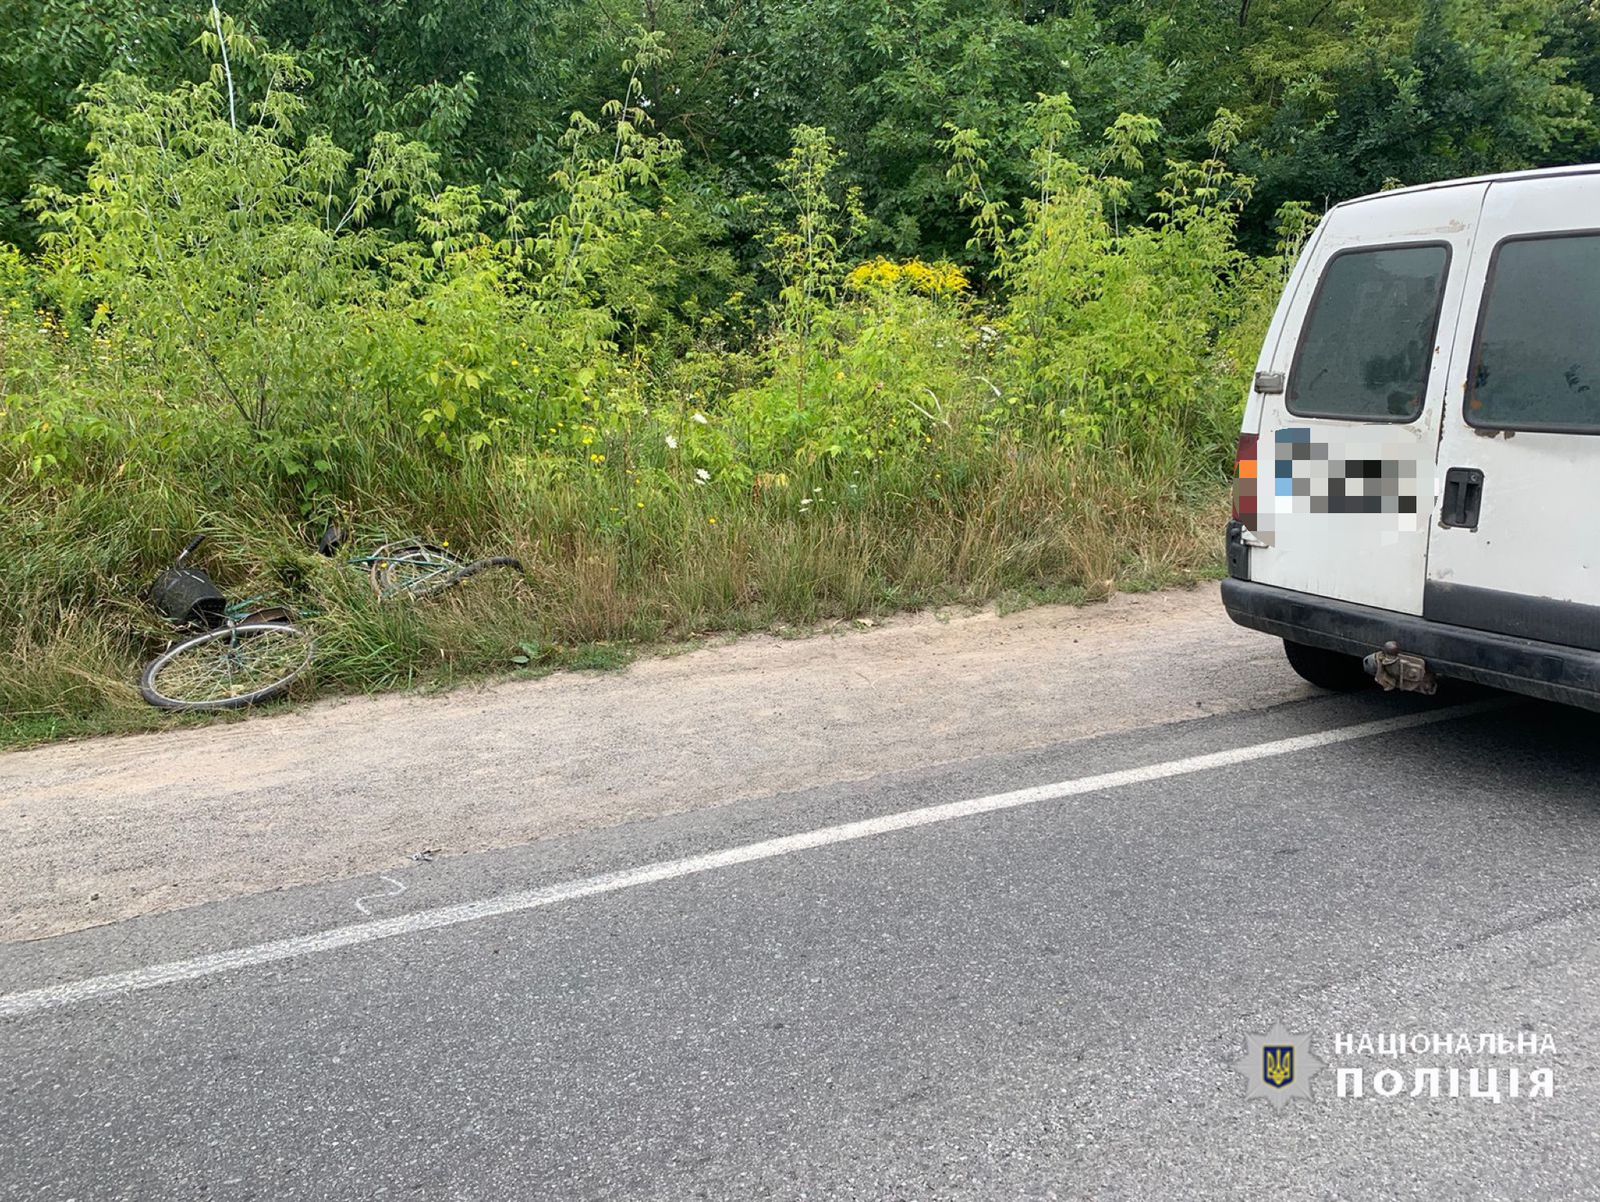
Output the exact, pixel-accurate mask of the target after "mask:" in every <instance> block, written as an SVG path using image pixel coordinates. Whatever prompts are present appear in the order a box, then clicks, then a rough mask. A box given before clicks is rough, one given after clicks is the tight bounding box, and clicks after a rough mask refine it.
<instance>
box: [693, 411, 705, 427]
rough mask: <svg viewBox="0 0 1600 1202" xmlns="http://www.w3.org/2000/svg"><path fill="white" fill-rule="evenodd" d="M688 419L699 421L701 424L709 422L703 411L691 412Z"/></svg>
mask: <svg viewBox="0 0 1600 1202" xmlns="http://www.w3.org/2000/svg"><path fill="white" fill-rule="evenodd" d="M689 420H690V421H692V422H699V423H700V424H701V425H702V426H704V425H708V424H709V423H708V422H707V420H706V415H705V414H704V413H691V414H690V415H689Z"/></svg>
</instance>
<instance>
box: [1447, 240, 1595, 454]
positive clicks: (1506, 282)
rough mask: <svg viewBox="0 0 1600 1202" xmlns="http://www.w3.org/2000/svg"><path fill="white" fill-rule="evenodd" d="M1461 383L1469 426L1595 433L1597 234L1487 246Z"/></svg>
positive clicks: (1507, 242)
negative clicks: (1483, 284)
mask: <svg viewBox="0 0 1600 1202" xmlns="http://www.w3.org/2000/svg"><path fill="white" fill-rule="evenodd" d="M1467 379H1468V381H1469V382H1470V387H1469V389H1468V391H1467V422H1468V423H1469V424H1470V425H1474V426H1487V427H1489V428H1491V429H1501V430H1564V431H1572V432H1574V433H1600V235H1597V234H1565V235H1556V236H1553V237H1549V236H1547V237H1538V238H1515V239H1511V240H1509V241H1506V242H1502V243H1501V244H1500V245H1499V246H1497V247H1496V248H1495V252H1494V258H1493V259H1492V260H1491V261H1490V264H1489V284H1488V287H1487V289H1486V290H1485V293H1484V300H1483V314H1482V316H1481V317H1480V318H1479V319H1478V339H1477V343H1476V345H1475V346H1474V347H1473V351H1472V367H1471V369H1470V371H1469V372H1468V374H1467Z"/></svg>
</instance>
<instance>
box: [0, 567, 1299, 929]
mask: <svg viewBox="0 0 1600 1202" xmlns="http://www.w3.org/2000/svg"><path fill="white" fill-rule="evenodd" d="M1308 692H1309V689H1307V687H1306V686H1304V685H1302V684H1301V683H1300V681H1299V680H1298V678H1296V677H1295V676H1294V675H1293V674H1292V673H1291V672H1290V670H1289V668H1288V666H1287V665H1286V664H1285V663H1284V662H1283V656H1282V652H1281V651H1280V649H1279V647H1278V645H1277V643H1276V642H1275V641H1274V640H1272V639H1268V638H1264V637H1262V636H1261V635H1258V634H1254V633H1251V632H1249V631H1245V630H1242V629H1240V628H1238V627H1236V626H1234V625H1232V624H1231V623H1230V622H1229V621H1228V620H1227V618H1226V616H1225V615H1224V614H1223V612H1222V608H1221V603H1220V601H1219V599H1218V595H1217V587H1216V586H1215V585H1210V586H1206V587H1201V588H1197V589H1193V590H1189V591H1181V592H1168V593H1155V594H1148V595H1136V596H1118V597H1114V598H1112V599H1111V600H1110V601H1109V602H1106V603H1104V604H1101V605H1093V606H1088V607H1084V608H1074V607H1069V606H1046V607H1041V608H1038V609H1032V610H1026V611H1023V612H1021V613H1017V614H1012V615H1009V616H1006V617H997V616H995V614H994V613H992V612H986V613H979V614H973V615H963V616H958V617H952V618H948V619H941V618H939V617H935V616H932V615H919V616H913V617H907V618H901V619H896V620H894V621H892V622H889V623H886V624H884V625H882V626H879V627H876V628H873V629H870V630H852V631H851V632H850V633H848V634H840V635H835V636H828V635H822V636H817V637H813V638H807V639H797V640H782V639H777V638H771V637H757V638H749V639H744V640H740V641H738V642H736V643H732V644H727V645H723V646H716V647H706V648H702V649H698V650H695V651H691V652H688V653H685V654H682V655H676V656H671V657H665V658H654V659H645V660H642V661H640V662H638V663H636V664H634V665H633V666H632V667H630V668H629V669H627V670H626V671H623V672H619V673H615V674H605V675H598V674H587V673H586V674H562V675H556V676H552V677H548V678H546V679H543V680H536V681H520V682H508V683H503V684H496V685H490V686H487V687H483V688H478V689H470V690H461V691H457V692H453V693H449V694H444V695H439V696H414V695H413V696H405V695H400V696H387V697H377V698H361V699H357V700H349V701H340V702H330V703H323V704H318V705H312V706H307V707H305V708H303V709H300V710H296V711H291V712H287V713H283V714H277V715H272V716H269V717H262V718H258V719H254V720H251V721H248V722H243V723H236V724H231V725H227V726H215V727H207V728H194V729H186V730H180V731H174V732H171V733H168V734H150V735H134V736H128V737H124V738H115V739H100V740H93V741H89V742H83V743H72V744H63V745H59V746H53V747H42V748H36V749H33V750H28V751H18V752H11V753H8V754H4V755H0V840H3V844H0V845H3V846H5V847H6V848H7V849H8V852H9V855H8V859H9V861H10V863H9V871H8V872H7V873H6V875H5V883H4V885H3V886H0V941H11V940H18V939H37V938H41V937H45V936H49V935H54V934H59V933H61V932H64V931H70V930H76V929H79V928H82V927H87V926H93V925H96V924H98V923H104V922H112V921H116V920H119V919H123V918H130V917H133V916H136V915H140V914H151V913H156V912H159V911H164V910H172V909H177V908H179V907H182V906H189V905H195V904H197V903H200V902H206V901H212V900H217V899H220V898H225V897H231V896H237V895H240V894H246V893H255V892H260V891H262V890H266V889H272V888H277V887H280V886H285V885H294V884H303V883H307V882H311V881H325V880H332V879H337V878H340V877H344V876H351V875H355V874H358V873H364V872H372V871H381V870H382V869H384V868H386V867H389V866H393V865H395V864H399V863H403V862H405V860H406V859H407V857H408V856H410V855H411V853H413V852H416V851H418V850H420V849H422V848H441V849H443V850H444V852H445V853H446V854H456V853H462V852H472V851H481V850H485V849H489V848H497V847H507V846H512V845H515V844H519V843H526V842H530V841H533V840H536V839H545V838H550V837H552V836H556V835H562V834H566V833H569V832H572V831H575V830H580V829H585V828H591V827H600V826H606V825H610V824H613V823H619V822H627V821H631V820H635V819H639V818H644V817H650V816H654V815H659V814H666V813H672V812H676V811H680V810H687V809H697V808H701V807H706V806H714V805H719V804H723V803H726V802H730V801H735V800H739V799H742V798H747V797H755V796H761V795H764V794H770V793H775V792H780V791H784V790H789V789H798V788H803V787H807V786H812V785H819V784H827V783H834V782H839V781H847V780H855V779H863V778H866V777H870V776H874V775H877V774H879V773H882V772H892V771H896V770H900V769H906V768H913V767H917V766H919V765H924V764H929V763H935V762H948V761H953V760H958V759H964V758H969V757H972V756H980V755H994V754H1000V753H1004V752H1010V751H1018V750H1023V749H1026V748H1029V747H1035V746H1042V745H1045V744H1049V743H1054V742H1060V741H1062V740H1065V739H1072V738H1080V737H1088V736H1092V735H1097V734H1103V733H1108V732H1111V731H1116V730H1123V729H1128V728H1131V727H1136V726H1148V725H1153V724H1156V723H1162V722H1171V721H1177V720H1181V719H1184V718H1192V717H1198V716H1202V715H1206V714H1214V713H1224V712H1230V711H1237V710H1245V709H1256V708H1261V707H1264V706H1269V705H1275V704H1278V703H1280V702H1283V701H1286V700H1291V699H1293V698H1296V697H1300V696H1304V695H1306V694H1307V693H1308Z"/></svg>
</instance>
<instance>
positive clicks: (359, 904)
mask: <svg viewBox="0 0 1600 1202" xmlns="http://www.w3.org/2000/svg"><path fill="white" fill-rule="evenodd" d="M378 879H379V880H380V881H388V882H389V884H391V885H393V886H394V888H393V889H389V890H387V891H385V892H383V893H364V894H362V895H361V896H360V897H358V898H356V909H358V910H360V911H361V912H362V913H363V914H367V915H370V914H371V913H372V911H371V910H369V909H367V903H368V902H369V901H377V900H379V899H380V898H385V897H399V896H400V895H401V894H402V893H404V892H405V891H406V887H405V886H404V885H402V884H401V883H400V882H399V881H397V880H395V879H394V877H392V876H380V877H379V878H378Z"/></svg>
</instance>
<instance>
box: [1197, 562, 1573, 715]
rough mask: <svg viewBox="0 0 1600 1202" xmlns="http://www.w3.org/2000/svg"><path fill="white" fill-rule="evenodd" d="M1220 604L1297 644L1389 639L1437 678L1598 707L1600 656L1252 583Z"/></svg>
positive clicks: (1228, 590)
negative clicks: (1431, 670) (1419, 660)
mask: <svg viewBox="0 0 1600 1202" xmlns="http://www.w3.org/2000/svg"><path fill="white" fill-rule="evenodd" d="M1222 604H1223V605H1224V606H1225V607H1226V608H1227V610H1228V616H1229V617H1230V618H1232V619H1233V620H1234V621H1235V622H1237V623H1239V625H1241V626H1248V627H1250V628H1251V629H1252V630H1261V631H1265V632H1266V633H1267V634H1274V635H1277V636H1278V637H1279V638H1284V639H1290V640H1292V641H1293V642H1296V643H1305V644H1307V645H1309V646H1312V647H1326V648H1327V649H1328V650H1330V651H1343V652H1346V653H1348V654H1350V655H1357V656H1360V655H1366V654H1367V653H1368V652H1371V651H1376V650H1378V649H1379V648H1380V647H1382V646H1383V645H1384V643H1386V642H1389V641H1391V640H1392V641H1394V642H1396V643H1398V644H1399V645H1400V649H1401V650H1402V651H1407V652H1410V653H1411V654H1413V655H1420V656H1421V657H1422V658H1423V659H1425V660H1426V661H1427V662H1428V666H1429V667H1430V668H1432V669H1433V671H1434V672H1435V674H1437V675H1439V676H1447V677H1454V678H1456V679H1458V680H1470V681H1474V682H1476V683H1478V684H1485V685H1489V686H1491V687H1493V688H1497V689H1510V690H1511V691H1513V692H1517V693H1526V694H1527V695H1529V696H1530V697H1542V698H1544V699H1545V700H1547V701H1560V702H1563V703H1565V704H1567V705H1580V706H1583V707H1584V708H1585V709H1591V710H1600V651H1590V650H1585V649H1583V648H1580V647H1564V646H1561V645H1559V644H1556V643H1542V642H1538V641H1537V640H1534V639H1524V638H1516V637H1513V636H1511V635H1504V634H1492V633H1490V632H1487V631H1482V630H1472V629H1469V628H1468V627H1465V626H1453V625H1449V624H1447V623H1444V622H1434V621H1429V620H1428V619H1427V618H1421V617H1417V616H1415V615H1413V614H1399V613H1393V612H1391V611H1389V610H1386V609H1373V608H1372V607H1371V606H1367V605H1353V604H1351V603H1350V602H1348V601H1335V600H1332V599H1331V598H1328V597H1314V596H1312V595H1311V594H1309V593H1298V592H1295V591H1293V590H1292V589H1285V588H1274V587H1273V586H1272V585H1270V584H1256V583H1254V582H1252V581H1249V580H1224V581H1223V582H1222Z"/></svg>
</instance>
